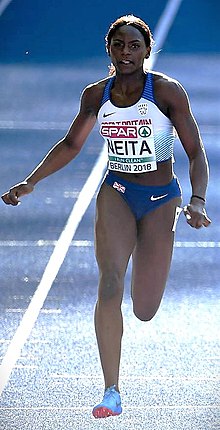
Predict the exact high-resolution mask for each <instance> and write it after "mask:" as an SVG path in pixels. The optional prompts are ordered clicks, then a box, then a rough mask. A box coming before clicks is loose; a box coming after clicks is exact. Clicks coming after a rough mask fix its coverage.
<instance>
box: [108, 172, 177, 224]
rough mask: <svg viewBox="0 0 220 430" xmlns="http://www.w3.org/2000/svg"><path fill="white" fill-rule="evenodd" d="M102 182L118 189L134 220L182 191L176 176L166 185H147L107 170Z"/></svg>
mask: <svg viewBox="0 0 220 430" xmlns="http://www.w3.org/2000/svg"><path fill="white" fill-rule="evenodd" d="M104 183H106V184H108V185H110V186H111V187H112V188H114V189H115V190H116V191H118V192H119V193H120V194H121V196H122V198H123V199H124V200H125V201H126V203H127V204H128V206H129V208H130V209H131V211H132V213H133V214H134V216H135V218H136V220H140V219H141V218H142V217H143V216H144V215H146V214H148V213H149V212H151V211H152V210H154V209H156V208H158V207H159V206H161V205H163V204H164V203H167V202H168V201H169V200H171V199H173V198H174V197H181V196H182V191H181V188H180V185H179V181H178V179H177V178H176V177H174V178H173V179H172V181H171V182H169V184H167V185H162V186H155V185H153V186H147V185H140V184H136V183H134V182H129V181H126V180H125V179H124V178H121V177H119V176H117V175H115V174H114V173H112V172H111V171H108V173H107V175H106V177H105V180H104Z"/></svg>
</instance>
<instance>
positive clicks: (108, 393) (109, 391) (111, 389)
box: [104, 385, 116, 398]
mask: <svg viewBox="0 0 220 430" xmlns="http://www.w3.org/2000/svg"><path fill="white" fill-rule="evenodd" d="M115 392H116V390H115V385H113V387H109V388H107V390H106V391H105V394H104V397H105V398H109V397H111V396H112V397H114V394H115Z"/></svg>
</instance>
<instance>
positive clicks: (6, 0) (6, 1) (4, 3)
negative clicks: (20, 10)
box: [0, 0, 12, 16]
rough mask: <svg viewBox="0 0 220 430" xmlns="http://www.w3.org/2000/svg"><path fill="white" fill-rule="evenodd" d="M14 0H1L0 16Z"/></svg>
mask: <svg viewBox="0 0 220 430" xmlns="http://www.w3.org/2000/svg"><path fill="white" fill-rule="evenodd" d="M11 2H12V0H1V1H0V16H1V15H2V14H3V12H4V11H5V9H6V8H7V7H8V6H9V4H10V3H11Z"/></svg>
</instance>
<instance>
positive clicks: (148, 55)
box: [145, 46, 151, 58]
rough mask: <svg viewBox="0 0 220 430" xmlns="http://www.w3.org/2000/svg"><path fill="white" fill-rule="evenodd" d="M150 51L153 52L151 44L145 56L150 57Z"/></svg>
mask: <svg viewBox="0 0 220 430" xmlns="http://www.w3.org/2000/svg"><path fill="white" fill-rule="evenodd" d="M150 53H151V46H149V47H148V48H147V52H146V55H145V58H149V57H150Z"/></svg>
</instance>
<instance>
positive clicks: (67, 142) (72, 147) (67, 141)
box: [62, 135, 82, 157]
mask: <svg viewBox="0 0 220 430" xmlns="http://www.w3.org/2000/svg"><path fill="white" fill-rule="evenodd" d="M62 143H63V145H64V146H65V147H66V149H68V151H70V152H71V153H72V154H73V156H74V157H75V156H76V155H77V154H78V153H79V152H80V150H81V147H82V146H81V145H79V144H77V142H75V141H74V140H73V139H72V138H71V137H70V136H69V135H66V136H65V137H64V138H63V139H62Z"/></svg>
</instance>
